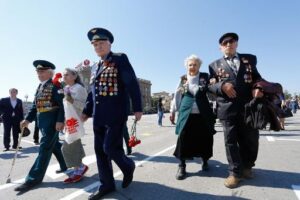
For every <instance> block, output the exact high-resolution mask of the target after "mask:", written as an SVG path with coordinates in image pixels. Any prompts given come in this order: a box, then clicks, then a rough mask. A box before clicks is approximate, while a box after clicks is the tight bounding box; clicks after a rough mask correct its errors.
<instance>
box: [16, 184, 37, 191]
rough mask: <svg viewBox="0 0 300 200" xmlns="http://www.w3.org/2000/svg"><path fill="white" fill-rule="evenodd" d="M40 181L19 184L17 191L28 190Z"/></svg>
mask: <svg viewBox="0 0 300 200" xmlns="http://www.w3.org/2000/svg"><path fill="white" fill-rule="evenodd" d="M37 184H39V183H23V184H22V185H19V186H18V187H16V188H15V191H17V192H26V191H28V190H30V189H31V188H33V187H34V186H35V185H37Z"/></svg>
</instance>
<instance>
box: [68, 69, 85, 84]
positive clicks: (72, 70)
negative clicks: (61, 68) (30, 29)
mask: <svg viewBox="0 0 300 200" xmlns="http://www.w3.org/2000/svg"><path fill="white" fill-rule="evenodd" d="M65 70H66V71H67V72H69V73H71V74H72V75H73V76H75V77H76V78H75V83H78V84H80V85H82V86H83V83H82V81H81V78H80V76H79V74H78V72H77V71H76V70H75V69H71V68H66V69H65Z"/></svg>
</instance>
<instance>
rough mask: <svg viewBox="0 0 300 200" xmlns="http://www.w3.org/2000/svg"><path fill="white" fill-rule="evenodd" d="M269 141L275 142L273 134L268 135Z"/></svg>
mask: <svg viewBox="0 0 300 200" xmlns="http://www.w3.org/2000/svg"><path fill="white" fill-rule="evenodd" d="M266 138H267V140H268V141H269V142H275V138H274V137H273V136H266Z"/></svg>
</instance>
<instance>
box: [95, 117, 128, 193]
mask: <svg viewBox="0 0 300 200" xmlns="http://www.w3.org/2000/svg"><path fill="white" fill-rule="evenodd" d="M124 125H125V122H124V123H121V124H117V125H113V126H99V127H96V126H94V135H95V139H94V148H95V153H96V158H97V166H98V173H99V179H100V182H101V186H100V188H103V189H111V188H114V187H115V180H114V177H113V169H112V163H111V160H113V161H114V162H115V163H116V164H117V166H118V167H119V168H120V169H121V171H122V173H123V174H124V175H125V176H126V175H129V174H130V173H131V171H132V168H133V167H134V161H133V160H131V159H130V158H128V157H127V156H126V155H125V153H124V149H123V128H124ZM100 188H99V189H100Z"/></svg>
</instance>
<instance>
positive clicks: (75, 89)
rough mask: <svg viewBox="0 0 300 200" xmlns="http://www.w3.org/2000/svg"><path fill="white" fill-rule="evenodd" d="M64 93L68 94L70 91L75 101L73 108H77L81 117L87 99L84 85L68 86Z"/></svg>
mask: <svg viewBox="0 0 300 200" xmlns="http://www.w3.org/2000/svg"><path fill="white" fill-rule="evenodd" d="M64 91H65V93H66V91H70V93H71V97H72V98H73V100H74V102H73V106H74V107H75V109H76V112H77V114H79V116H80V114H81V112H82V110H83V108H84V106H85V101H86V98H87V91H86V89H85V88H84V87H83V86H82V85H80V84H78V83H75V84H74V85H72V86H69V85H67V86H66V87H65V88H64ZM64 101H66V100H65V99H64Z"/></svg>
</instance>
